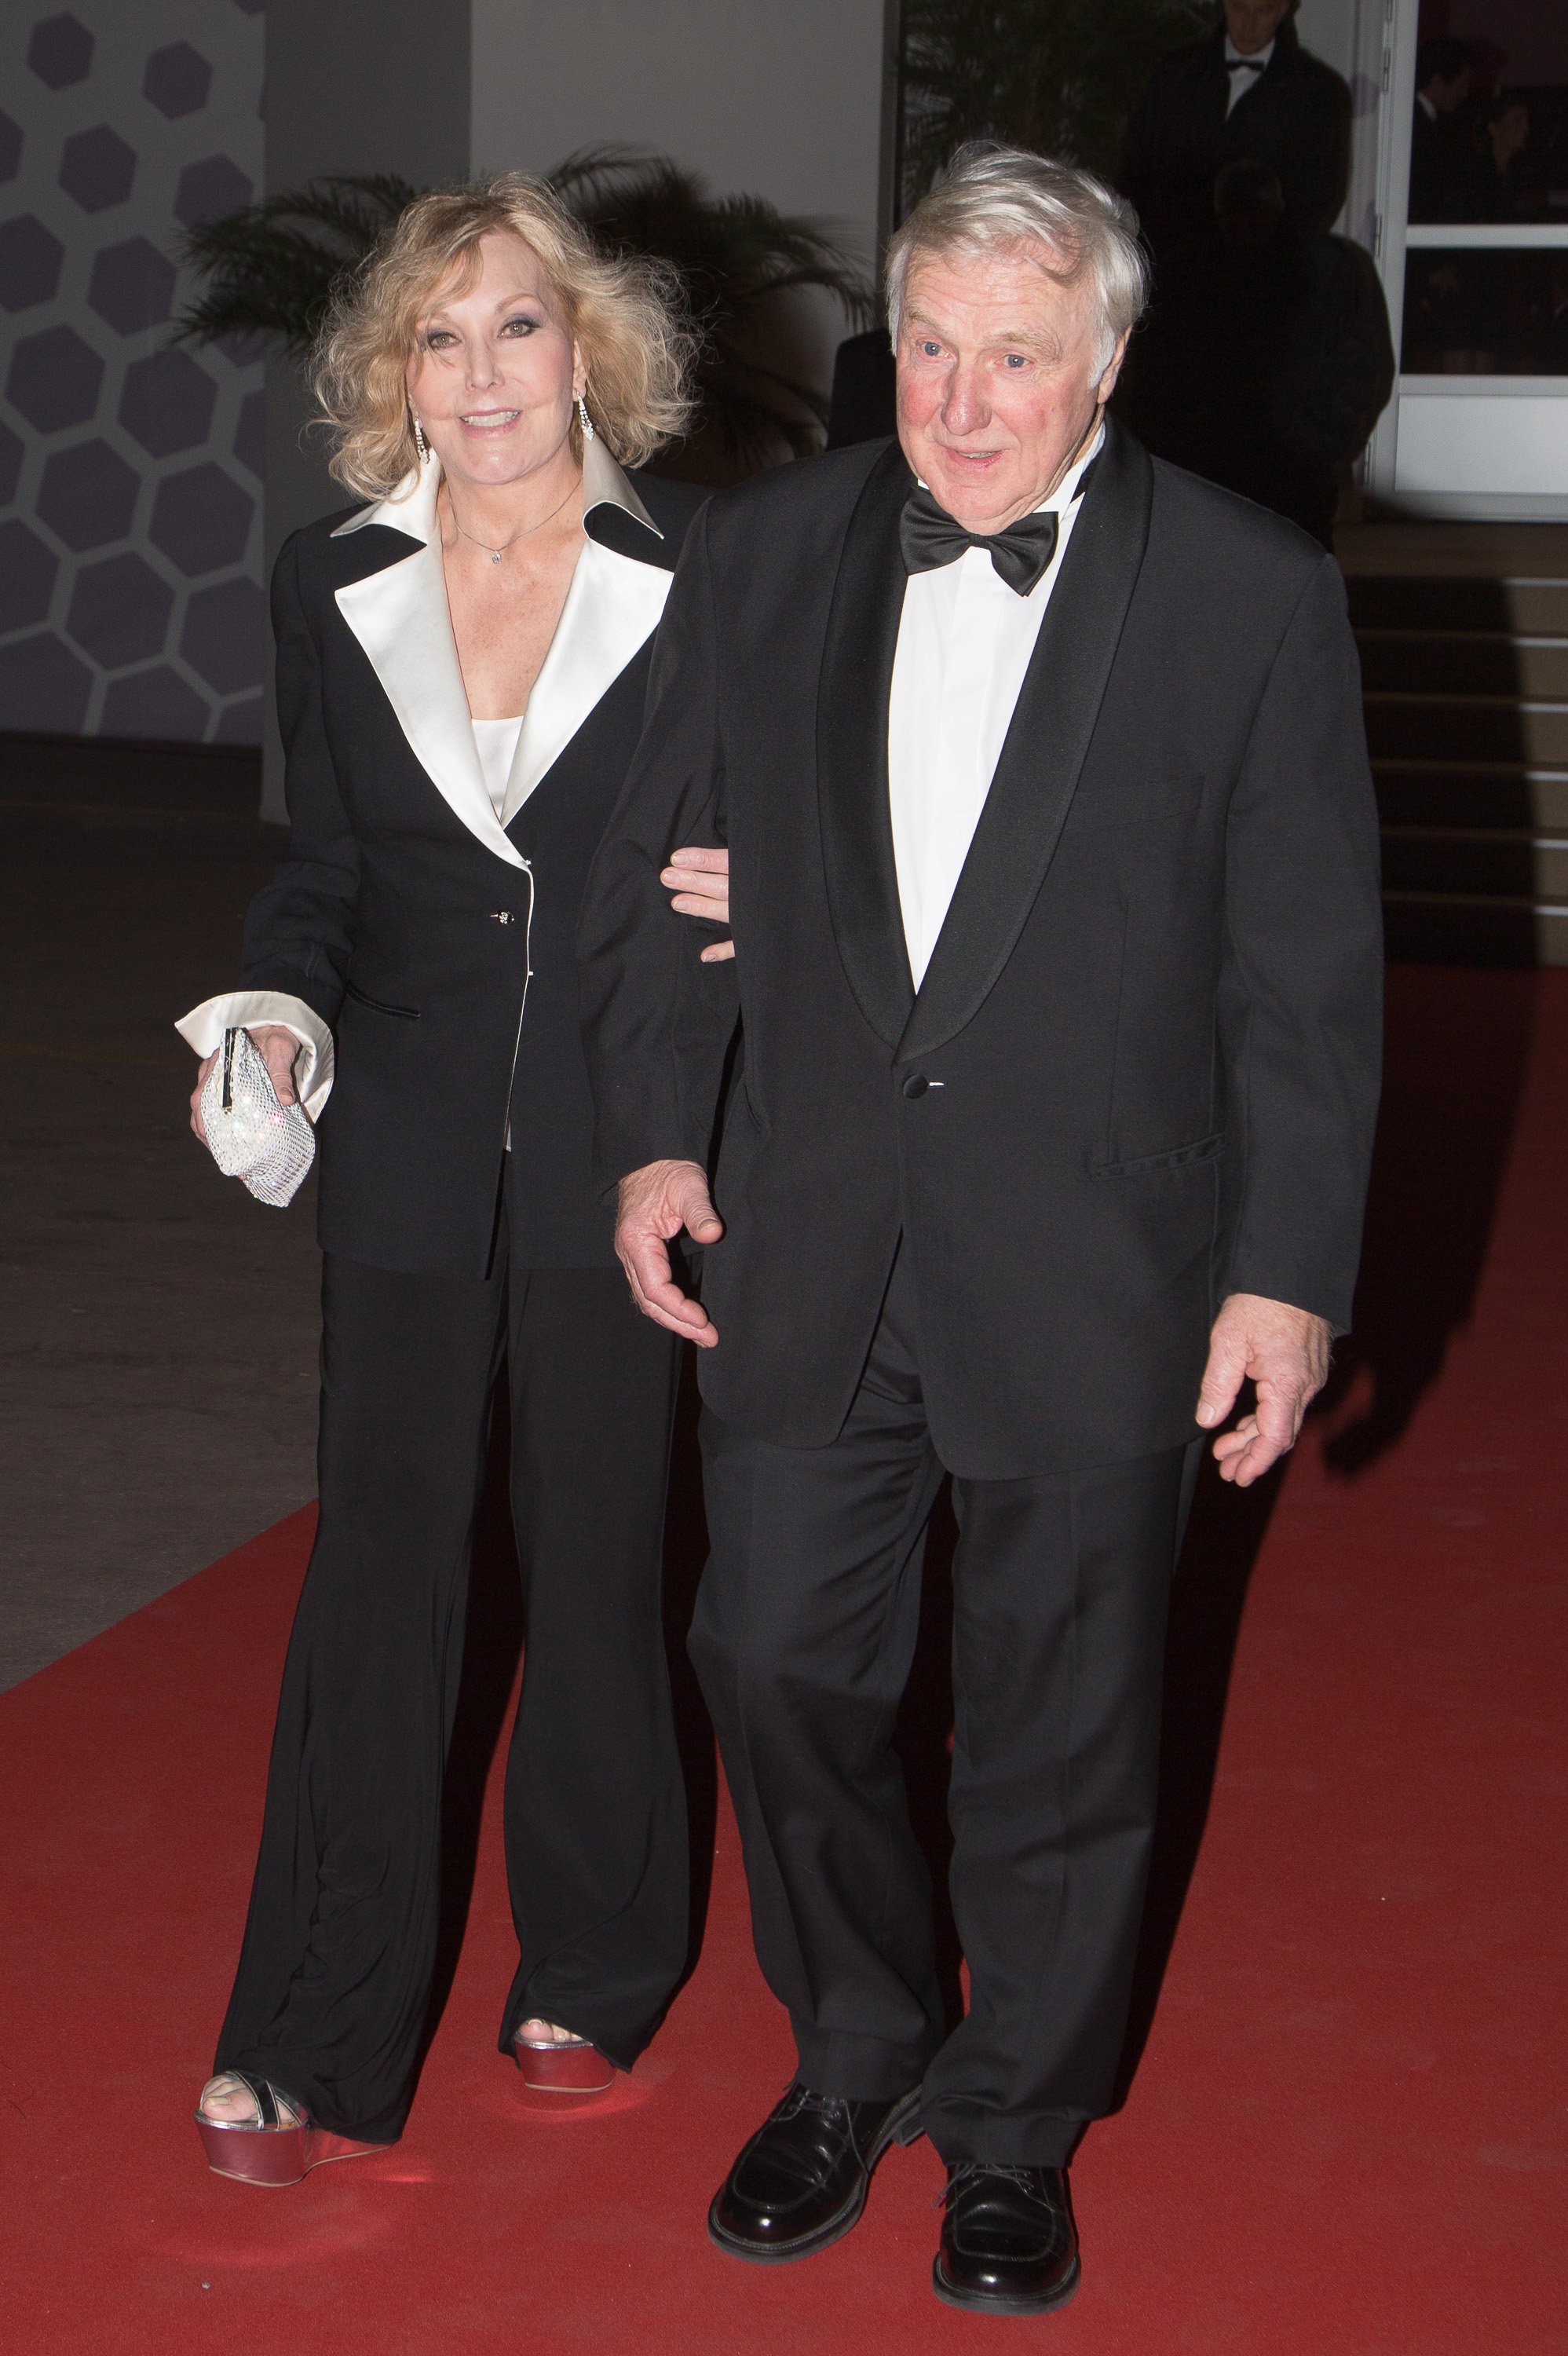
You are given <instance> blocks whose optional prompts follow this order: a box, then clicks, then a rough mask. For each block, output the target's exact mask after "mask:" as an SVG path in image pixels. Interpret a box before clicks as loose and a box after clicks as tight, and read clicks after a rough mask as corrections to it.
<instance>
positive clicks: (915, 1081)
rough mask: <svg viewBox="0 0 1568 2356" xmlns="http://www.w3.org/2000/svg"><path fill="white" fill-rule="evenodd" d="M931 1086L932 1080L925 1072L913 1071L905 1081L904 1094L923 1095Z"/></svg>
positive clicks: (909, 1095) (910, 1095)
mask: <svg viewBox="0 0 1568 2356" xmlns="http://www.w3.org/2000/svg"><path fill="white" fill-rule="evenodd" d="M930 1086H931V1082H930V1081H929V1080H928V1079H927V1078H926V1076H925V1074H924V1073H923V1072H912V1073H911V1074H910V1076H909V1077H908V1079H907V1080H906V1081H905V1082H904V1094H905V1096H906V1097H923V1095H924V1094H925V1092H926V1090H927V1088H928V1087H930Z"/></svg>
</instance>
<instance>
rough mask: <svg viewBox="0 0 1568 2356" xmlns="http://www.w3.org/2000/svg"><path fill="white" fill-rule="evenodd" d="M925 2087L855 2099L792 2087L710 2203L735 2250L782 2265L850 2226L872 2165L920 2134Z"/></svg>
mask: <svg viewBox="0 0 1568 2356" xmlns="http://www.w3.org/2000/svg"><path fill="white" fill-rule="evenodd" d="M919 2115H920V2095H919V2093H918V2091H917V2092H915V2093H913V2094H903V2095H901V2096H900V2098H899V2100H898V2101H897V2102H896V2103H851V2102H847V2101H846V2100H845V2099H844V2097H843V2096H842V2095H839V2094H813V2093H812V2091H811V2089H810V2087H809V2086H800V2085H795V2086H792V2087H791V2088H790V2090H789V2092H788V2094H785V2096H784V2100H783V2102H782V2103H780V2104H778V2105H777V2107H776V2108H775V2109H774V2110H773V2111H770V2113H769V2114H768V2116H767V2117H766V2118H765V2119H764V2120H763V2124H762V2126H760V2127H759V2128H758V2129H757V2132H756V2134H755V2135H754V2136H752V2140H751V2142H750V2143H749V2144H747V2145H746V2147H745V2148H744V2149H743V2150H742V2152H741V2157H740V2158H739V2159H738V2160H737V2161H736V2162H735V2165H734V2167H733V2168H732V2169H731V2170H730V2173H729V2175H728V2176H727V2177H726V2178H725V2179H724V2182H723V2183H722V2185H721V2186H720V2189H719V2190H718V2191H717V2192H716V2193H715V2195H714V2197H713V2206H712V2207H711V2208H710V2209H709V2211H708V2231H709V2235H710V2237H711V2238H712V2240H714V2241H715V2242H717V2244H719V2247H720V2249H721V2250H728V2251H729V2252H730V2254H731V2257H736V2258H754V2259H756V2260H757V2261H758V2262H759V2263H760V2264H761V2265H782V2264H783V2263H784V2260H785V2259H786V2258H805V2257H809V2256H810V2254H811V2253H812V2252H813V2251H814V2250H825V2249H827V2245H828V2244H829V2243H830V2242H837V2240H838V2238H839V2236H840V2235H841V2234H843V2233H848V2231H849V2228H850V2226H851V2225H853V2224H854V2222H855V2221H856V2219H857V2218H858V2217H859V2214H860V2211H861V2210H862V2209H863V2208H864V2207H865V2205H866V2193H867V2190H868V2189H869V2185H870V2181H871V2170H872V2169H874V2168H875V2166H876V2164H877V2162H878V2160H879V2159H880V2158H881V2156H882V2154H883V2152H885V2151H886V2149H887V2147H888V2146H889V2145H890V2144H891V2143H895V2142H897V2143H912V2142H913V2141H914V2138H915V2136H917V2135H918V2134H919V2133H920V2129H919V2127H918V2126H917V2125H916V2121H917V2119H918V2117H919Z"/></svg>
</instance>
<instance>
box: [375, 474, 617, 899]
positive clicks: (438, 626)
mask: <svg viewBox="0 0 1568 2356" xmlns="http://www.w3.org/2000/svg"><path fill="white" fill-rule="evenodd" d="M440 487H441V466H440V462H439V460H438V459H436V458H435V457H434V456H433V455H432V456H431V457H429V458H427V459H426V461H425V463H424V465H423V466H422V467H421V470H420V473H419V474H418V475H417V476H411V477H410V478H409V480H408V482H407V483H406V484H403V485H400V486H399V487H398V489H397V490H396V491H394V492H393V494H392V496H391V497H390V498H386V499H383V500H381V501H380V503H379V505H378V506H376V507H372V508H368V509H366V510H365V512H364V513H363V514H361V515H357V516H353V517H351V518H350V519H349V520H348V522H347V524H343V525H340V526H339V528H338V530H337V531H336V532H335V533H334V535H333V537H334V539H337V538H339V537H341V536H342V535H343V534H345V533H347V532H352V531H358V530H362V529H363V528H364V526H365V525H366V524H369V523H384V524H389V525H390V527H391V529H392V530H394V531H402V532H407V533H408V534H409V535H410V537H411V538H412V539H414V540H417V541H420V542H421V545H420V546H419V547H418V548H415V549H413V550H412V551H411V552H410V554H409V555H407V556H405V557H401V558H400V560H399V561H398V562H396V563H395V564H388V565H384V566H383V567H382V569H381V571H380V572H379V573H370V574H368V576H367V578H366V579H365V580H363V581H350V582H349V583H347V585H346V586H345V587H343V588H341V589H339V590H338V592H337V606H338V611H339V612H340V613H341V614H342V616H343V618H344V620H345V621H346V622H347V625H348V626H349V628H350V629H351V630H352V631H353V633H354V635H355V637H357V639H358V641H359V643H360V645H361V646H362V647H363V648H364V649H365V654H366V657H367V659H368V662H369V664H370V667H371V669H373V670H374V671H375V674H376V676H377V678H378V679H379V680H380V682H381V687H382V691H383V692H384V693H385V695H386V698H387V701H388V702H389V704H390V705H391V707H392V710H393V712H395V714H396V715H397V721H398V725H399V726H400V728H401V730H402V732H403V734H404V735H405V736H406V737H407V738H408V741H409V745H410V748H411V751H412V752H413V754H414V756H415V758H416V759H417V760H418V761H419V763H420V765H421V767H422V768H423V769H424V771H425V773H426V775H427V776H429V778H430V780H431V782H432V785H433V786H434V787H435V788H436V791H437V792H438V793H439V794H440V795H441V797H442V799H443V801H444V802H445V803H446V805H447V807H448V809H450V810H451V811H452V814H453V817H454V818H456V819H461V820H462V822H463V824H464V826H465V827H466V828H467V829H468V831H469V832H470V834H472V835H474V836H475V837H476V838H477V840H478V841H481V842H482V843H483V844H484V845H485V849H486V851H494V852H495V854H496V858H497V859H504V860H505V861H506V862H507V865H508V866H510V867H521V866H523V865H524V864H525V863H526V862H524V860H523V857H522V854H521V852H520V851H518V850H517V846H516V845H515V844H514V843H513V842H511V841H509V840H508V838H507V832H506V830H505V828H504V827H503V826H502V824H501V821H500V819H498V818H497V817H496V810H495V805H494V804H493V803H492V801H491V799H490V797H489V794H488V793H487V791H486V790H485V773H484V771H483V770H482V769H481V767H480V766H479V754H478V750H477V748H476V746H475V742H474V730H473V726H472V724H471V722H470V718H469V712H468V695H467V691H466V690H465V689H464V684H463V671H462V667H461V666H460V664H459V662H458V659H457V644H456V641H455V639H454V638H453V635H452V616H451V613H450V611H449V609H448V606H447V602H446V575H445V573H444V570H443V564H442V556H441V536H440V533H439V532H438V530H437V529H436V522H435V498H436V493H437V491H438V490H439V489H440ZM579 570H580V571H581V567H579ZM576 585H577V584H576V582H575V580H574V581H573V584H572V588H573V591H575V589H576ZM514 767H515V765H514Z"/></svg>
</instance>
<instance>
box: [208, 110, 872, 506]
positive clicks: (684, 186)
mask: <svg viewBox="0 0 1568 2356" xmlns="http://www.w3.org/2000/svg"><path fill="white" fill-rule="evenodd" d="M547 177H549V182H550V184H551V186H552V187H554V188H556V190H557V191H558V192H559V194H560V197H561V198H562V199H563V201H564V202H565V203H566V204H567V205H569V206H570V207H571V210H572V211H573V212H574V213H575V214H576V215H577V216H578V218H579V220H581V221H583V222H584V223H585V224H586V225H587V227H589V228H590V229H592V230H593V232H594V234H595V236H596V237H597V238H598V239H599V241H601V243H603V245H605V246H606V247H608V248H610V249H611V250H612V251H613V252H620V253H645V254H650V255H654V256H656V257H657V258H658V259H660V260H662V261H665V262H670V263H672V264H673V265H674V267H675V269H676V271H677V273H678V274H679V277H680V281H681V284H682V286H683V288H684V289H685V295H686V301H687V305H688V309H689V312H690V316H691V321H692V324H693V326H694V327H696V329H697V331H698V335H699V356H698V361H697V369H696V393H697V410H696V413H695V416H694V421H693V426H692V432H691V435H690V436H689V437H688V444H687V448H688V451H689V450H690V449H691V447H692V445H693V444H704V445H707V447H708V448H709V453H710V454H711V453H712V452H715V451H716V452H717V453H718V454H719V455H720V461H721V466H720V471H738V470H748V469H750V468H751V467H752V466H758V465H761V464H763V463H765V461H766V460H767V459H768V458H770V457H773V456H776V455H779V453H780V450H781V447H782V448H787V449H788V450H789V451H791V452H792V453H793V454H794V455H795V456H797V457H799V456H804V455H805V454H806V453H807V452H809V451H811V450H813V449H815V448H816V447H817V446H818V444H819V443H820V440H821V436H822V432H823V428H824V426H825V425H826V423H827V403H826V402H825V401H824V400H823V398H822V396H821V394H820V393H819V392H818V391H816V388H815V387H814V386H812V385H811V384H809V383H807V382H806V381H805V380H804V379H803V378H802V377H801V375H800V374H799V373H798V371H797V370H796V369H794V368H792V367H790V366H789V365H788V364H787V361H781V359H780V358H779V356H778V354H777V353H776V351H775V349H774V347H775V346H776V345H777V344H778V343H779V342H780V341H781V340H787V339H786V338H781V336H780V319H781V308H782V306H783V305H784V302H785V301H786V299H787V298H788V297H789V296H791V295H795V294H797V293H799V292H801V291H803V290H806V289H816V290H818V291H820V292H823V293H827V294H828V295H833V296H835V297H836V298H837V301H838V303H839V304H840V305H842V307H843V309H844V310H845V312H846V313H847V314H848V317H849V319H850V320H851V321H852V323H853V324H854V325H856V326H857V327H859V326H864V325H865V324H867V322H868V321H869V318H870V316H871V306H872V298H871V289H870V287H869V284H868V283H867V281H866V279H865V277H864V275H863V274H862V273H860V272H859V270H858V269H857V267H856V265H855V263H854V262H852V261H851V260H850V259H849V257H848V255H847V254H846V253H845V252H843V251H842V250H841V248H840V247H839V246H838V245H837V243H836V242H835V241H834V239H833V238H832V236H831V235H830V234H829V233H828V230H827V227H826V226H825V225H824V224H823V223H821V222H819V221H814V220H806V219H805V218H803V217H801V216H799V215H792V214H787V213H781V212H780V211H779V210H778V209H776V207H774V206H773V205H771V204H768V203H767V202H766V201H765V200H764V199H763V198H761V197H719V198H716V197H714V196H713V195H712V194H711V193H710V192H709V188H708V187H707V185H706V183H705V182H704V181H702V180H701V179H700V178H699V177H698V175H697V174H696V173H694V172H688V171H685V170H683V169H682V168H681V167H680V166H678V165H677V164H674V163H672V162H671V161H670V160H669V158H668V157H667V156H663V155H645V154H642V153H640V152H638V151H635V150H632V149H624V148H613V147H605V148H591V149H585V150H582V151H581V152H580V153H578V154H577V155H570V156H568V158H567V160H566V161H565V163H563V164H560V165H558V166H557V167H556V169H555V170H554V171H553V172H551V173H549V175H548V176H547ZM418 193H419V191H418V190H417V189H416V188H414V187H411V185H410V183H409V182H408V181H406V180H400V179H398V178H395V177H391V176H390V175H387V174H378V175H372V176H368V177H361V176H357V175H352V174H333V175H330V176H328V177H325V178H323V179H319V180H313V181H312V182H311V184H310V186H309V187H305V188H303V189H299V190H297V191H293V192H291V193H290V194H288V195H284V196H276V197H268V198H264V199H263V200H262V201H261V203H260V204H256V205H248V206H246V207H245V208H244V209H243V210H242V211H240V212H235V213H229V214H226V215H225V216H224V217H223V218H222V219H221V220H211V221H204V222H202V223H200V224H199V225H198V226H197V228H195V229H193V230H191V231H190V233H189V235H188V236H187V239H186V241H185V246H184V254H183V258H184V260H185V261H186V262H187V265H188V266H190V267H191V268H193V269H194V270H196V271H197V272H198V273H200V275H201V277H202V279H203V280H204V281H205V284H204V285H203V287H202V289H201V292H200V293H199V294H198V295H197V296H196V297H195V299H194V300H193V301H192V302H191V303H190V305H188V307H187V309H186V311H185V312H184V313H183V314H182V316H181V317H180V320H179V322H178V327H177V332H178V334H179V335H181V336H185V337H195V338H197V339H200V340H202V341H210V340H213V339H215V338H217V337H229V336H235V335H250V334H254V333H256V332H257V331H258V330H259V331H261V332H262V333H264V334H266V335H269V336H272V337H275V338H276V339H277V340H278V341H279V342H280V343H281V344H282V345H283V348H284V349H285V350H286V351H288V352H289V353H290V354H291V355H292V356H293V358H294V359H304V357H305V355H306V354H307V353H308V352H309V350H310V348H311V347H312V345H313V344H314V343H315V338H316V336H317V334H318V333H319V331H320V328H321V326H322V322H323V320H324V319H325V316H326V311H327V306H328V305H329V304H330V302H331V299H332V296H333V294H334V292H335V290H336V287H337V286H338V285H339V284H341V283H342V281H343V279H344V277H345V276H346V275H347V273H351V272H352V271H354V270H356V269H357V268H358V267H359V266H360V265H361V264H362V263H363V262H364V261H365V260H366V258H367V257H368V254H369V253H370V252H372V250H373V249H374V247H375V245H376V243H377V241H379V238H380V237H381V236H382V235H383V234H384V233H385V231H386V230H388V229H389V227H390V226H391V224H392V222H393V221H395V220H396V219H397V218H398V215H399V214H400V212H401V211H402V209H403V208H404V207H405V205H407V204H409V203H410V202H411V199H412V198H414V197H415V196H416V195H418Z"/></svg>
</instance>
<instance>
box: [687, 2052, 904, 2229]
mask: <svg viewBox="0 0 1568 2356" xmlns="http://www.w3.org/2000/svg"><path fill="white" fill-rule="evenodd" d="M919 2112H920V2092H919V2089H918V2088H917V2089H916V2090H915V2092H914V2093H913V2094H906V2095H905V2096H904V2098H903V2101H902V2102H901V2103H900V2104H899V2105H898V2107H897V2108H896V2110H894V2111H893V2112H892V2113H891V2115H890V2116H889V2118H888V2121H887V2124H886V2126H884V2127H883V2129H882V2131H881V2133H880V2136H878V2137H877V2139H876V2141H875V2142H874V2143H873V2144H872V2146H871V2148H870V2150H869V2152H868V2153H867V2154H866V2169H865V2173H864V2175H863V2176H862V2177H861V2179H860V2181H859V2185H858V2186H857V2187H856V2190H854V2192H852V2193H851V2195H850V2196H849V2199H848V2201H846V2202H845V2203H844V2206H843V2208H842V2209H840V2211H838V2214H837V2216H836V2217H830V2218H829V2219H828V2220H827V2223H826V2224H825V2225H818V2226H817V2227H816V2230H815V2232H813V2233H802V2234H800V2235H799V2236H798V2238H797V2239H796V2240H795V2241H793V2242H788V2243H782V2242H777V2243H774V2244H773V2246H772V2247H771V2248H769V2247H766V2246H762V2245H759V2244H757V2243H755V2242H743V2241H741V2239H740V2237H739V2236H738V2235H737V2234H733V2233H726V2232H725V2230H724V2228H723V2226H722V2225H721V2224H720V2222H719V2203H720V2199H721V2198H722V2190H723V2189H722V2187H720V2190H719V2191H718V2192H716V2193H715V2194H714V2196H713V2199H712V2201H711V2203H710V2204H709V2211H708V2238H709V2241H710V2242H711V2243H712V2244H713V2246H714V2248H715V2249H719V2250H722V2251H723V2253H724V2254H725V2256H726V2257H730V2258H744V2259H746V2260H747V2262H748V2263H749V2264H750V2265H754V2266H786V2265H790V2264H791V2262H792V2261H793V2260H794V2259H795V2258H810V2257H815V2256H816V2253H817V2251H818V2250H828V2249H831V2248H832V2246H833V2244H834V2243H835V2242H841V2241H842V2240H843V2239H844V2236H845V2234H846V2233H848V2232H849V2231H850V2229H851V2228H852V2227H853V2226H856V2225H858V2224H859V2222H860V2212H861V2211H862V2210H863V2209H864V2208H865V2206H866V2200H867V2196H868V2195H869V2192H870V2190H871V2179H872V2177H873V2175H874V2174H875V2173H876V2169H877V2163H878V2161H879V2160H880V2158H882V2156H883V2154H884V2153H885V2152H886V2151H888V2150H889V2149H890V2148H891V2146H892V2145H893V2144H895V2143H913V2141H914V2140H915V2138H914V2136H912V2135H905V2134H904V2133H903V2129H904V2128H905V2127H907V2126H909V2124H910V2122H911V2120H912V2119H914V2118H915V2117H917V2116H918V2115H919Z"/></svg>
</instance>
